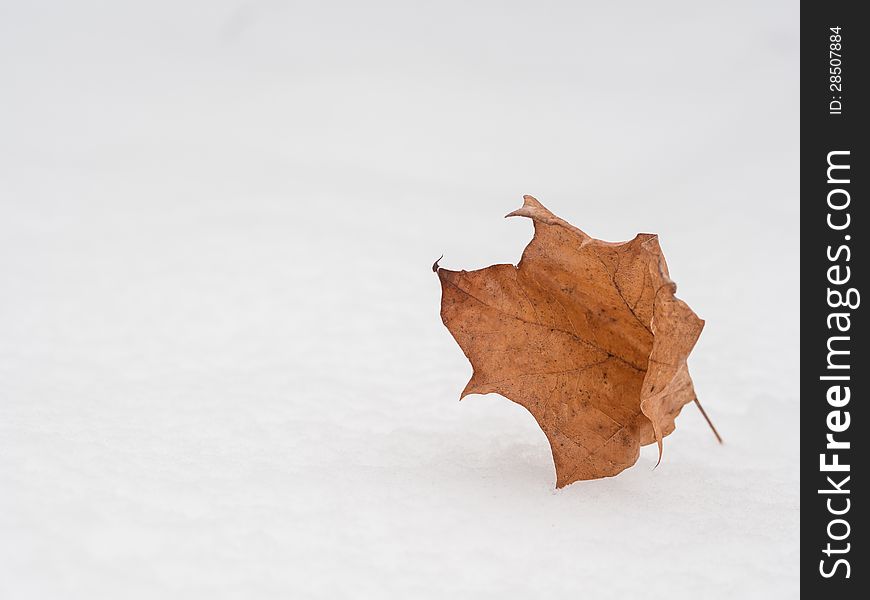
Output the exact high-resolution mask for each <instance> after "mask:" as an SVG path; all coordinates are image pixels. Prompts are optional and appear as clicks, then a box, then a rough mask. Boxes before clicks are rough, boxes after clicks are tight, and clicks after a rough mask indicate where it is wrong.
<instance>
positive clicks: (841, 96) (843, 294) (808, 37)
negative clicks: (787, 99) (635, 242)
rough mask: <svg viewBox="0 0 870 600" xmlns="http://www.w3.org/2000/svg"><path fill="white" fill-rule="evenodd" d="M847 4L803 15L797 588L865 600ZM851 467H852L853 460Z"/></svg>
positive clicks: (853, 21) (867, 219) (857, 134)
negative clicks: (799, 510) (799, 470)
mask: <svg viewBox="0 0 870 600" xmlns="http://www.w3.org/2000/svg"><path fill="white" fill-rule="evenodd" d="M863 8H866V7H865V6H864V5H863V3H860V2H854V3H851V2H850V3H846V2H821V1H815V2H805V3H803V4H802V6H801V167H800V168H801V199H800V201H801V257H800V258H801V378H802V381H801V488H802V489H801V587H802V591H804V592H806V593H807V597H811V598H816V597H818V598H838V599H846V598H857V597H859V589H860V590H862V592H861V594H862V597H866V596H863V594H865V593H866V589H867V587H868V586H867V580H868V579H870V566H868V565H867V564H865V563H864V562H863V561H862V560H861V559H859V558H858V557H859V556H860V557H864V556H866V555H867V554H866V553H867V547H866V546H867V544H868V539H870V538H868V536H867V533H866V531H865V528H866V520H867V519H866V514H867V510H868V507H867V506H866V505H867V502H868V500H867V494H866V493H861V492H860V491H859V490H861V489H864V490H866V489H867V485H868V482H870V481H868V480H870V472H868V469H867V464H866V454H867V445H868V442H870V428H868V423H867V421H868V419H870V412H868V410H867V408H866V404H867V402H868V401H870V395H868V394H870V362H868V358H867V356H868V353H867V352H866V348H867V347H868V346H870V334H868V330H867V321H868V319H867V315H866V313H867V310H868V308H870V307H867V306H864V304H865V303H870V296H868V295H865V292H867V293H868V294H870V291H868V290H867V288H866V286H865V282H866V281H867V271H868V269H870V262H868V259H867V239H866V237H867V236H868V235H870V226H868V225H870V211H868V210H867V203H868V202H870V198H868V197H867V193H868V185H867V182H868V178H870V168H868V166H870V153H868V144H870V140H868V139H867V135H868V131H867V127H866V126H865V123H866V121H865V119H864V113H865V112H866V111H867V110H870V98H868V96H867V92H866V90H867V85H866V79H867V77H868V76H870V61H868V57H867V40H868V38H870V31H868V23H867V21H866V19H860V18H859V17H858V11H859V10H860V9H863ZM859 457H860V458H859Z"/></svg>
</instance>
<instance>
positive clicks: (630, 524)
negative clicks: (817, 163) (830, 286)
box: [0, 0, 800, 600]
mask: <svg viewBox="0 0 870 600" xmlns="http://www.w3.org/2000/svg"><path fill="white" fill-rule="evenodd" d="M414 4H416V3H414ZM2 13H3V14H2V18H0V55H2V56H3V57H4V59H3V60H2V61H0V78H2V81H3V90H4V91H3V94H2V97H0V107H2V110H0V130H2V131H3V135H2V138H0V597H2V598H4V599H5V598H9V599H18V598H82V599H89V600H90V599H95V598H118V597H123V598H131V599H135V598H149V599H150V598H185V599H187V598H223V597H226V598H329V599H332V598H343V597H344V598H350V597H352V598H445V597H454V598H536V597H541V598H543V597H546V598H576V597H584V598H593V599H599V598H602V599H607V598H625V597H632V596H637V595H639V594H643V596H644V597H647V598H662V597H668V598H671V599H676V598H699V597H703V598H794V597H796V596H797V594H798V585H799V584H798V557H799V554H798V535H799V513H800V504H799V499H798V484H799V471H798V466H799V461H798V442H799V437H798V424H799V413H798V408H799V395H798V368H799V354H798V339H799V328H798V312H799V297H798V283H799V274H798V251H799V237H798V224H799V212H798V188H797V173H798V166H799V160H798V134H799V131H798V106H799V103H798V83H799V79H798V47H797V46H798V37H797V36H798V7H797V5H796V4H793V3H785V2H782V3H778V2H768V3H764V5H761V4H760V3H755V2H749V1H744V2H737V3H729V4H728V5H727V6H726V5H721V6H715V7H714V6H707V5H699V4H698V3H691V2H676V3H675V2H664V3H644V2H636V3H633V4H632V3H613V5H612V6H608V7H606V8H603V7H599V8H594V9H593V8H592V7H583V6H581V5H579V4H578V3H570V2H554V3H543V4H536V3H511V4H509V5H508V4H504V3H475V4H473V5H471V4H469V3H460V2H455V3H454V2H441V3H437V4H434V3H433V4H431V5H428V6H425V7H422V6H412V5H411V4H409V3H394V4H383V3H378V2H375V3H350V2H347V3H338V4H335V3H333V4H329V5H325V4H318V3H289V4H284V3H278V2H273V1H266V0H262V1H251V2H247V3H243V2H230V1H227V0H220V1H217V2H182V3H179V2H149V3H140V4H138V5H133V4H130V3H97V2H79V3H75V4H71V3H50V2H33V3H19V4H16V5H15V6H12V5H8V6H6V7H5V8H3V9H2ZM526 193H528V194H534V195H536V196H537V197H538V198H539V199H540V200H541V201H542V202H543V203H544V204H545V205H547V206H548V208H550V209H551V210H553V211H554V212H555V213H557V214H559V215H560V216H562V217H564V218H566V219H567V220H569V221H570V222H572V223H574V224H575V225H577V226H579V227H581V228H582V229H584V230H585V231H587V232H589V233H590V234H592V235H594V236H596V237H600V238H603V239H610V240H622V239H628V238H630V237H632V236H633V235H634V234H635V233H637V232H638V231H644V232H656V233H658V234H660V238H661V243H662V246H663V248H664V251H665V253H666V256H667V257H668V261H669V266H670V271H671V275H672V276H673V278H674V279H675V280H676V281H677V283H678V284H679V292H678V293H679V295H680V297H682V298H683V299H685V300H686V301H687V302H688V303H689V304H690V305H691V306H692V307H693V308H694V309H695V311H696V312H697V313H698V314H699V315H700V316H701V317H702V318H704V319H706V321H707V326H706V329H705V331H704V333H703V335H702V337H701V340H700V342H699V344H698V346H697V348H696V350H695V353H694V354H693V355H692V357H691V359H690V368H691V371H692V374H693V377H694V379H695V383H696V388H697V390H698V392H699V396H700V398H701V400H702V402H703V403H704V406H705V408H706V409H707V412H708V413H709V414H710V416H711V418H712V419H713V420H714V421H715V422H716V424H717V426H718V428H719V430H720V432H721V433H722V435H723V437H724V438H725V445H724V446H719V445H717V444H716V442H715V440H714V438H713V436H712V434H711V433H710V431H709V430H708V428H707V425H706V424H705V422H704V420H703V418H702V417H701V415H700V414H699V413H698V412H697V411H696V410H694V408H693V407H691V406H689V407H686V409H685V410H684V412H683V415H682V416H680V418H679V419H678V420H677V431H676V432H675V433H674V434H673V435H672V436H670V437H669V438H667V439H666V440H665V447H664V452H665V454H664V459H663V462H662V464H661V466H659V467H658V468H657V469H655V470H653V468H652V467H653V465H654V464H655V460H656V450H655V448H654V447H650V448H644V450H643V452H642V455H641V458H640V460H639V462H638V464H637V465H636V466H635V467H634V468H632V469H630V470H628V471H626V472H624V473H623V474H621V475H619V476H618V477H615V478H611V479H605V480H599V481H592V482H580V483H576V484H574V485H571V486H569V487H567V488H565V489H563V490H559V491H554V489H553V485H554V481H555V474H554V470H553V466H552V460H551V457H550V455H549V449H548V446H547V443H546V439H545V437H544V435H543V433H542V432H541V431H540V429H539V428H538V427H537V425H536V424H535V422H534V420H533V419H532V418H531V417H530V416H529V415H528V413H526V412H525V410H524V409H522V408H521V407H519V406H517V405H515V404H513V403H511V402H509V401H507V400H506V399H504V398H501V397H499V396H495V395H489V396H471V397H468V398H466V399H465V400H463V401H462V402H458V401H457V400H458V396H459V392H460V391H461V389H462V388H463V387H464V385H465V383H466V381H467V380H468V377H469V376H470V374H471V368H470V366H469V364H468V363H467V361H466V359H465V357H464V356H463V354H462V352H461V350H460V349H459V347H458V346H457V345H456V344H455V342H454V341H453V340H452V338H451V337H450V335H449V333H448V332H447V330H446V329H445V328H444V326H443V325H442V324H441V322H440V319H439V317H438V308H439V299H440V290H439V285H438V281H437V278H436V277H435V276H434V275H433V274H432V272H431V270H430V265H431V264H432V261H433V260H435V259H436V258H437V257H438V256H439V255H440V254H441V253H444V254H445V257H444V259H443V260H442V262H441V264H442V266H445V267H447V268H453V269H459V268H466V269H472V268H480V267H484V266H487V265H489V264H493V263H497V262H516V261H517V260H518V259H519V256H520V254H521V252H522V249H523V247H524V246H525V244H526V243H527V241H528V240H529V239H530V237H531V225H530V223H529V222H528V221H527V220H525V219H508V220H505V219H502V218H501V217H502V216H503V215H504V214H506V213H507V212H509V211H511V210H513V209H515V208H518V207H519V206H520V204H521V202H522V195H523V194H526Z"/></svg>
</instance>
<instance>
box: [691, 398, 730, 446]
mask: <svg viewBox="0 0 870 600" xmlns="http://www.w3.org/2000/svg"><path fill="white" fill-rule="evenodd" d="M695 405H696V406H697V407H698V410H700V411H701V414H702V415H704V418H705V419H706V420H707V425H709V426H710V429H712V430H713V435H715V436H716V439H717V440H719V443H720V444H724V443H725V442H723V441H722V436H721V435H719V432H718V431H716V426H715V425H713V421H711V420H710V417H708V416H707V411H705V410H704V407H703V406H701V403H700V402H698V397H697V396H695Z"/></svg>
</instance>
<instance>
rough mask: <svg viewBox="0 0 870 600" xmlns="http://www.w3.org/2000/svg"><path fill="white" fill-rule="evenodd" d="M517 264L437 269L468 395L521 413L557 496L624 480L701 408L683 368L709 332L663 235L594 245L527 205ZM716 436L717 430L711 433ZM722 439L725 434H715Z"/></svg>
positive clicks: (537, 205) (444, 310)
mask: <svg viewBox="0 0 870 600" xmlns="http://www.w3.org/2000/svg"><path fill="white" fill-rule="evenodd" d="M524 200H525V202H524V204H523V207H522V208H520V209H519V210H516V211H514V212H512V213H510V214H509V215H507V216H509V217H513V216H523V217H528V218H530V219H532V221H533V222H534V226H535V235H534V238H533V239H532V241H531V242H530V243H529V245H528V246H527V247H526V249H525V251H524V252H523V256H522V260H520V263H519V264H518V265H517V266H514V265H493V266H491V267H487V268H485V269H480V270H478V271H449V270H447V269H443V268H440V267H438V264H437V262H436V264H435V265H434V266H433V270H435V271H436V272H437V273H438V277H439V279H440V280H441V318H442V320H443V321H444V324H445V325H446V326H447V329H449V330H450V333H451V334H452V335H453V337H454V338H455V339H456V341H457V342H458V343H459V346H460V347H461V348H462V351H463V352H464V353H465V355H466V356H467V357H468V359H469V361H471V365H472V367H473V369H474V374H473V375H472V377H471V380H470V381H469V382H468V385H466V386H465V389H464V390H463V391H462V395H461V397H460V398H464V397H465V396H467V395H468V394H489V393H498V394H501V395H502V396H504V397H506V398H509V399H511V400H513V401H514V402H517V403H518V404H520V405H522V406H524V407H525V408H526V409H528V411H529V412H530V413H532V415H533V416H534V417H535V419H536V420H537V422H538V424H539V425H540V426H541V429H543V431H544V433H545V434H546V436H547V439H548V440H549V442H550V448H551V449H552V452H553V460H554V462H555V465H556V487H563V486H565V485H568V484H569V483H572V482H574V481H578V480H581V479H596V478H599V477H610V476H613V475H616V474H618V473H620V472H621V471H623V470H624V469H626V468H627V467H630V466H631V465H633V464H634V463H635V462H636V461H637V459H638V456H639V455H640V446H641V445H645V444H651V443H653V442H657V443H658V447H659V460H661V453H662V438H664V437H665V436H667V435H668V434H670V433H671V432H672V431H673V430H674V419H675V418H676V416H677V415H678V414H679V413H680V410H681V409H682V407H683V406H684V405H685V404H687V403H689V402H692V401H693V400H696V398H695V391H694V388H693V386H692V379H691V377H689V371H688V368H687V366H686V358H687V357H688V355H689V353H690V352H691V351H692V348H693V347H694V345H695V342H696V341H697V340H698V336H699V335H700V333H701V329H702V328H703V326H704V322H703V321H702V320H701V319H699V318H698V316H697V315H695V313H694V312H692V309H690V308H689V307H688V306H687V305H686V303H685V302H683V301H682V300H680V299H678V298H676V297H675V296H674V293H675V292H676V289H677V287H676V285H675V284H674V282H673V281H671V279H670V277H669V276H668V268H667V265H666V264H665V259H664V256H663V255H662V251H661V248H660V247H659V243H658V237H657V236H655V235H653V234H649V233H641V234H638V235H637V236H636V237H635V238H634V239H633V240H631V241H629V242H623V243H611V242H604V241H601V240H597V239H595V238H592V237H589V236H588V235H586V234H585V233H583V232H582V231H580V230H579V229H577V228H576V227H574V226H573V225H571V224H569V223H568V222H566V221H564V220H562V219H560V218H559V217H557V216H555V215H554V214H553V213H551V212H550V211H549V210H547V209H546V208H545V207H544V206H543V205H542V204H541V203H540V202H538V201H537V200H536V199H535V198H533V197H531V196H525V197H524ZM711 426H712V424H711ZM717 437H718V434H717Z"/></svg>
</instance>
